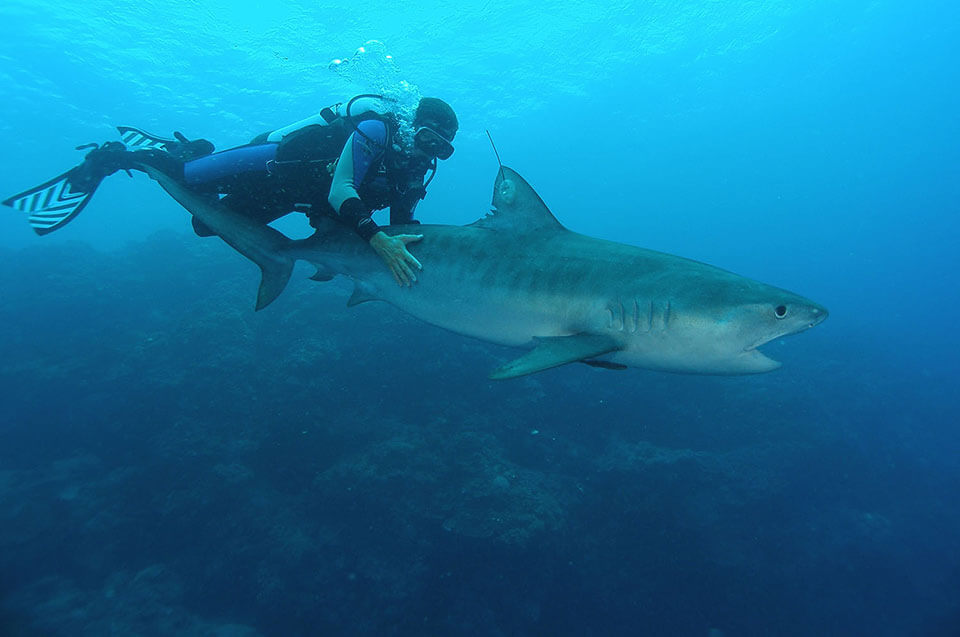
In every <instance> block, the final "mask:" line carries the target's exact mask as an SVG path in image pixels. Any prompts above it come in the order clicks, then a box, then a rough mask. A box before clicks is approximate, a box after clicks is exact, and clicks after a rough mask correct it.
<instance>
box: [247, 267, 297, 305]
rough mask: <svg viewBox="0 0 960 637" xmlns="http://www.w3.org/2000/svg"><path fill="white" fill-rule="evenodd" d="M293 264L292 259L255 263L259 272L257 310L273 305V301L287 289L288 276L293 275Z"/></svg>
mask: <svg viewBox="0 0 960 637" xmlns="http://www.w3.org/2000/svg"><path fill="white" fill-rule="evenodd" d="M293 263H294V262H293V260H292V259H283V260H271V261H264V262H259V263H257V265H259V266H260V272H261V278H260V289H259V290H257V307H256V309H257V310H262V309H263V308H265V307H267V306H268V305H270V304H271V303H273V300H274V299H276V298H277V297H278V296H280V293H281V292H283V290H284V288H286V287H287V282H289V281H290V275H291V274H293Z"/></svg>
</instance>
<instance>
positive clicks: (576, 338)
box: [490, 333, 620, 380]
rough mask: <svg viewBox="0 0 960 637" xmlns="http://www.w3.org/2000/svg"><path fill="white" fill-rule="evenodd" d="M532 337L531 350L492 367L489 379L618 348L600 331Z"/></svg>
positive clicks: (516, 374)
mask: <svg viewBox="0 0 960 637" xmlns="http://www.w3.org/2000/svg"><path fill="white" fill-rule="evenodd" d="M536 341H537V346H536V347H534V348H533V350H531V351H529V352H527V353H526V354H524V355H523V356H521V357H520V358H516V359H514V360H512V361H510V362H509V363H507V364H506V365H503V366H501V367H498V368H497V369H495V370H493V373H492V374H490V379H491V380H505V379H507V378H516V377H517V376H525V375H527V374H533V373H535V372H542V371H543V370H545V369H550V368H551V367H557V366H559V365H565V364H566V363H573V362H575V361H581V360H585V359H591V358H593V357H595V356H603V355H604V354H609V353H610V352H614V351H616V350H618V349H620V346H619V344H617V342H616V341H614V340H613V339H612V338H610V337H609V336H603V335H601V334H586V333H584V334H574V335H573V336H550V337H547V338H537V339H536Z"/></svg>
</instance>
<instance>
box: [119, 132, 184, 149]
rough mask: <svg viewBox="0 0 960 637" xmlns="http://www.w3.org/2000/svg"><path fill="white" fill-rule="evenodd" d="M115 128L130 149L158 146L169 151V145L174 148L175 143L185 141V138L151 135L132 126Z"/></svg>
mask: <svg viewBox="0 0 960 637" xmlns="http://www.w3.org/2000/svg"><path fill="white" fill-rule="evenodd" d="M117 130H118V131H120V141H122V142H123V143H124V144H125V145H126V147H127V148H129V149H130V150H142V149H144V148H158V149H160V150H165V151H168V152H169V151H170V149H171V147H173V148H175V147H176V144H179V143H180V142H181V141H186V140H185V139H184V140H176V139H167V138H165V137H158V136H157V135H151V134H150V133H148V132H146V131H145V130H141V129H139V128H134V127H133V126H117Z"/></svg>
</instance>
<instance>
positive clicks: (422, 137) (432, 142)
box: [413, 126, 453, 159]
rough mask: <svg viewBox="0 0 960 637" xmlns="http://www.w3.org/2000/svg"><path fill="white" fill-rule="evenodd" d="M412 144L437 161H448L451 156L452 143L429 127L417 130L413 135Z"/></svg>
mask: <svg viewBox="0 0 960 637" xmlns="http://www.w3.org/2000/svg"><path fill="white" fill-rule="evenodd" d="M451 137H452V136H451ZM413 143H414V145H416V147H417V148H419V149H420V150H421V151H423V152H424V153H426V154H427V155H430V156H431V157H436V158H437V159H449V158H450V155H452V154H453V142H452V141H451V140H449V139H447V138H446V137H444V136H443V135H441V134H440V133H438V132H437V131H436V130H435V129H433V128H430V127H429V126H421V127H420V128H418V129H417V132H416V133H414V135H413Z"/></svg>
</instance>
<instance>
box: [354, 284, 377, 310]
mask: <svg viewBox="0 0 960 637" xmlns="http://www.w3.org/2000/svg"><path fill="white" fill-rule="evenodd" d="M379 300H380V299H378V298H377V297H375V296H374V295H372V294H370V292H368V291H366V290H365V289H363V287H362V286H360V285H354V286H353V294H351V295H350V299H349V300H347V307H353V306H354V305H360V304H361V303H366V302H368V301H379Z"/></svg>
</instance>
